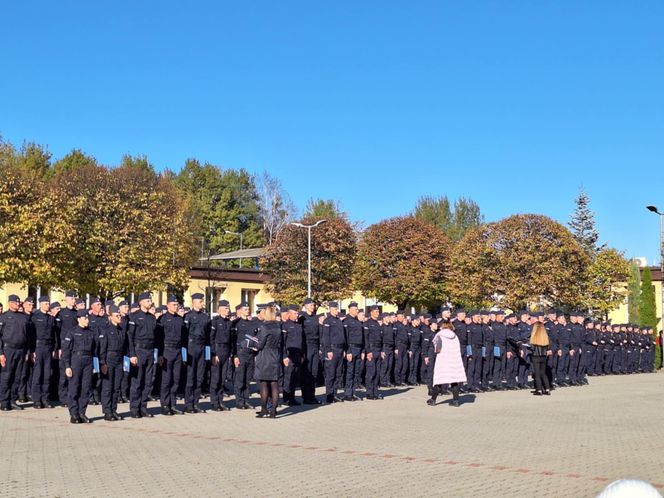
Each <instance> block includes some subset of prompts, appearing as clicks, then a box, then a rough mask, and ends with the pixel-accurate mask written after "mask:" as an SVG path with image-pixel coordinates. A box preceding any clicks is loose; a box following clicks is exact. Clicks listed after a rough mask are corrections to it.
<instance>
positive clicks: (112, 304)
mask: <svg viewBox="0 0 664 498" xmlns="http://www.w3.org/2000/svg"><path fill="white" fill-rule="evenodd" d="M114 305H115V301H113V300H112V299H107V300H106V301H105V302H104V306H114Z"/></svg>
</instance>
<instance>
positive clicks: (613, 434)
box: [0, 374, 664, 497]
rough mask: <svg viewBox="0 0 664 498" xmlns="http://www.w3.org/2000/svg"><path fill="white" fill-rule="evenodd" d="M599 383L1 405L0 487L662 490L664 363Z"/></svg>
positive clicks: (180, 492)
mask: <svg viewBox="0 0 664 498" xmlns="http://www.w3.org/2000/svg"><path fill="white" fill-rule="evenodd" d="M590 383H591V385H590V386H585V387H576V388H567V389H560V390H557V391H554V393H553V394H552V396H551V397H549V398H546V397H541V398H536V397H534V396H532V395H530V394H529V393H528V392H526V391H518V392H498V393H487V394H479V395H477V397H476V398H475V397H474V396H471V395H466V396H464V399H465V400H466V403H465V404H463V405H462V406H461V407H460V408H453V407H450V406H448V405H447V404H445V403H442V404H439V405H438V406H436V407H433V408H432V407H429V406H427V405H426V404H425V400H426V392H425V388H423V387H418V388H412V389H409V390H400V391H396V390H393V391H388V392H387V394H388V395H387V396H386V398H385V400H383V401H363V402H356V403H340V404H335V405H332V406H323V407H320V408H314V409H307V407H305V408H293V409H286V410H283V411H282V412H281V413H282V415H281V416H280V417H279V418H278V419H277V420H269V419H268V420H265V419H256V418H255V417H254V415H253V413H250V412H246V411H238V410H233V411H231V412H224V413H215V412H208V413H206V414H200V415H185V416H177V417H163V416H160V415H157V416H155V418H153V419H142V420H131V419H129V420H125V421H122V422H105V421H103V420H96V421H95V423H93V424H91V425H81V426H76V425H71V424H69V422H68V414H67V412H66V410H65V409H63V408H56V409H52V410H41V411H37V410H32V409H26V410H24V411H22V412H9V413H2V414H0V437H1V440H0V441H1V442H0V455H1V457H0V462H1V463H0V495H1V496H48V497H55V496H88V497H90V496H103V495H110V496H199V495H204V494H213V493H214V494H216V495H221V496H260V495H262V496H350V495H354V496H366V495H376V494H378V495H383V496H403V495H409V496H424V495H434V496H552V497H554V496H555V497H559V496H594V495H595V494H596V493H597V492H599V491H600V490H601V489H602V488H603V487H604V486H605V485H606V484H608V482H610V481H612V480H615V479H618V478H621V477H637V478H641V479H645V480H647V481H650V482H652V483H654V484H656V485H657V486H658V487H659V489H660V492H661V491H663V490H664V475H663V474H664V426H663V424H662V422H661V420H662V415H661V413H662V409H663V408H664V404H663V403H662V395H663V394H664V374H646V375H632V376H618V377H601V378H591V379H590ZM440 400H442V401H443V402H444V401H446V398H441V399H440ZM254 403H257V400H254ZM203 405H205V403H204V404H203ZM153 406H154V411H155V413H156V411H157V404H156V403H155V404H153ZM126 408H127V407H126V405H121V410H120V412H121V413H122V412H123V411H124V410H126ZM123 409H124V410H123ZM88 415H90V416H93V417H100V416H101V411H100V410H99V407H91V408H90V410H89V411H88Z"/></svg>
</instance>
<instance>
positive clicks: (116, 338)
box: [99, 320, 127, 365]
mask: <svg viewBox="0 0 664 498" xmlns="http://www.w3.org/2000/svg"><path fill="white" fill-rule="evenodd" d="M126 351H127V334H126V332H125V331H124V330H123V328H122V325H121V324H119V325H118V326H115V325H113V324H112V323H111V322H109V321H108V320H107V321H106V324H105V326H104V327H102V329H101V333H100V334H99V364H100V365H106V364H107V363H108V356H109V353H113V354H114V355H115V358H116V359H119V358H120V357H121V356H123V355H124V354H125V352H126Z"/></svg>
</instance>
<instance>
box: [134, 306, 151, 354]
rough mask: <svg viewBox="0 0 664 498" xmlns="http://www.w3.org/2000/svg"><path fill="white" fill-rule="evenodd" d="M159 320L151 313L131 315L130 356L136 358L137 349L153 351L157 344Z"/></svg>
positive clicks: (138, 312) (140, 312)
mask: <svg viewBox="0 0 664 498" xmlns="http://www.w3.org/2000/svg"><path fill="white" fill-rule="evenodd" d="M156 330H157V319H156V318H155V317H154V315H152V314H151V313H146V312H145V311H142V310H138V311H136V312H134V313H132V314H131V315H129V327H128V328H127V338H128V342H129V348H128V349H129V356H131V357H133V356H136V349H137V348H138V349H153V348H154V347H155V342H156Z"/></svg>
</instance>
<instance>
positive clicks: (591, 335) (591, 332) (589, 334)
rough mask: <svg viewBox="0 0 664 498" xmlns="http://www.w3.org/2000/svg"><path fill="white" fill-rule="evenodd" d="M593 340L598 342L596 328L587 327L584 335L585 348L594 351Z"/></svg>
mask: <svg viewBox="0 0 664 498" xmlns="http://www.w3.org/2000/svg"><path fill="white" fill-rule="evenodd" d="M593 342H597V333H596V332H595V329H586V330H585V334H584V336H583V350H584V351H593V350H594V349H595V345H594V344H593Z"/></svg>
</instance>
